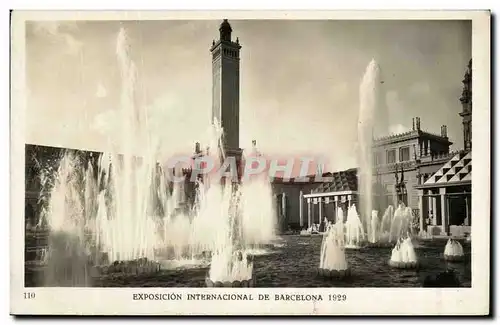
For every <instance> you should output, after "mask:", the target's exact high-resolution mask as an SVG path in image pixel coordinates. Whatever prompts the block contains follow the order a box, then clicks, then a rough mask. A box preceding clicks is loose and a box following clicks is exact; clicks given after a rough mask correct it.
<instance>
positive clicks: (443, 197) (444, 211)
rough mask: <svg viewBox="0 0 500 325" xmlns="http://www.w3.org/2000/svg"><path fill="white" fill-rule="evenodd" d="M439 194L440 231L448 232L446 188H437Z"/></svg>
mask: <svg viewBox="0 0 500 325" xmlns="http://www.w3.org/2000/svg"><path fill="white" fill-rule="evenodd" d="M439 195H440V197H441V233H442V234H445V235H447V234H448V204H447V200H446V188H444V187H442V188H440V189H439Z"/></svg>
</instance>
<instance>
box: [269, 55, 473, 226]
mask: <svg viewBox="0 0 500 325" xmlns="http://www.w3.org/2000/svg"><path fill="white" fill-rule="evenodd" d="M463 84H464V87H463V92H462V96H461V97H460V102H461V103H462V112H461V113H459V114H460V116H461V117H462V125H463V137H464V139H463V141H464V142H463V143H464V148H463V149H462V150H459V151H455V152H450V149H449V148H450V146H451V145H452V143H451V142H450V141H449V139H448V134H447V127H446V125H442V126H441V130H440V133H439V134H434V133H431V132H428V131H424V130H423V128H422V125H421V121H420V118H419V117H416V118H414V119H413V128H412V130H411V131H408V132H405V133H401V134H395V135H390V136H386V137H382V138H378V139H375V141H374V144H373V150H374V155H373V157H374V161H373V164H374V166H375V168H374V174H373V176H374V179H375V183H374V184H373V189H374V200H373V203H374V207H373V208H374V209H376V210H378V211H379V215H380V213H383V211H384V210H385V208H386V207H387V206H388V205H389V204H392V205H396V204H398V203H399V202H403V203H405V204H406V205H407V206H409V207H411V208H412V210H413V214H414V217H415V220H416V221H418V228H419V229H420V230H426V231H428V232H429V233H431V234H433V235H447V234H452V235H463V234H464V233H469V232H470V224H471V204H470V202H471V180H472V175H471V171H472V159H471V157H472V155H471V150H472V128H471V123H472V60H471V61H469V65H468V67H467V71H466V73H465V76H464V80H463ZM356 174H357V172H356V169H355V168H354V169H349V170H346V171H340V172H336V173H326V174H324V175H325V176H332V175H333V176H334V178H333V181H332V182H328V183H315V182H314V181H313V180H312V178H311V181H310V182H308V183H300V184H294V183H293V182H290V183H288V184H287V185H282V184H281V182H280V181H279V180H275V183H276V184H275V185H274V187H275V192H276V193H277V194H278V195H280V194H279V193H280V192H281V193H285V196H286V197H288V199H287V205H286V206H287V207H288V209H287V223H288V224H289V225H292V227H291V228H293V229H295V228H306V227H308V226H310V225H311V223H319V222H320V221H321V220H323V218H325V217H326V218H327V219H329V220H330V221H335V218H336V208H337V207H341V208H343V209H344V210H345V208H346V206H347V205H349V204H351V203H354V204H357V200H358V193H357V182H356V181H354V180H357V176H356ZM282 195H283V194H282ZM297 225H298V226H297ZM285 229H286V228H285Z"/></svg>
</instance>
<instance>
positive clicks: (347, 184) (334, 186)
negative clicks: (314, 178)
mask: <svg viewBox="0 0 500 325" xmlns="http://www.w3.org/2000/svg"><path fill="white" fill-rule="evenodd" d="M329 177H331V178H332V180H331V181H329V182H324V183H321V185H319V186H318V187H317V188H316V189H314V190H313V193H329V192H344V191H353V192H355V191H357V190H358V177H357V169H356V168H351V169H348V170H343V171H338V172H334V173H332V174H331V176H330V175H329Z"/></svg>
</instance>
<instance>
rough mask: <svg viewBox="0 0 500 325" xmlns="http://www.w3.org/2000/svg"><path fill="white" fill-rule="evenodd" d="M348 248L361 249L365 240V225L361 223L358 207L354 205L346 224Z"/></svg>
mask: <svg viewBox="0 0 500 325" xmlns="http://www.w3.org/2000/svg"><path fill="white" fill-rule="evenodd" d="M345 238H346V245H345V247H346V248H359V247H360V246H361V244H362V241H363V240H364V238H365V232H364V230H363V223H362V222H361V220H360V218H359V215H358V211H357V209H356V206H355V205H354V204H353V205H351V206H350V207H349V210H348V211H347V221H346V222H345Z"/></svg>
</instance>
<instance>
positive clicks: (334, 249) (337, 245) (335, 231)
mask: <svg viewBox="0 0 500 325" xmlns="http://www.w3.org/2000/svg"><path fill="white" fill-rule="evenodd" d="M339 230H342V229H340V228H339V227H337V228H336V227H330V228H329V229H328V231H327V232H326V234H325V235H323V242H322V243H321V255H320V261H319V268H320V269H325V270H336V271H339V270H347V269H348V264H347V260H346V257H345V251H344V247H343V245H344V240H343V237H344V233H343V231H340V232H339Z"/></svg>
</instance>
